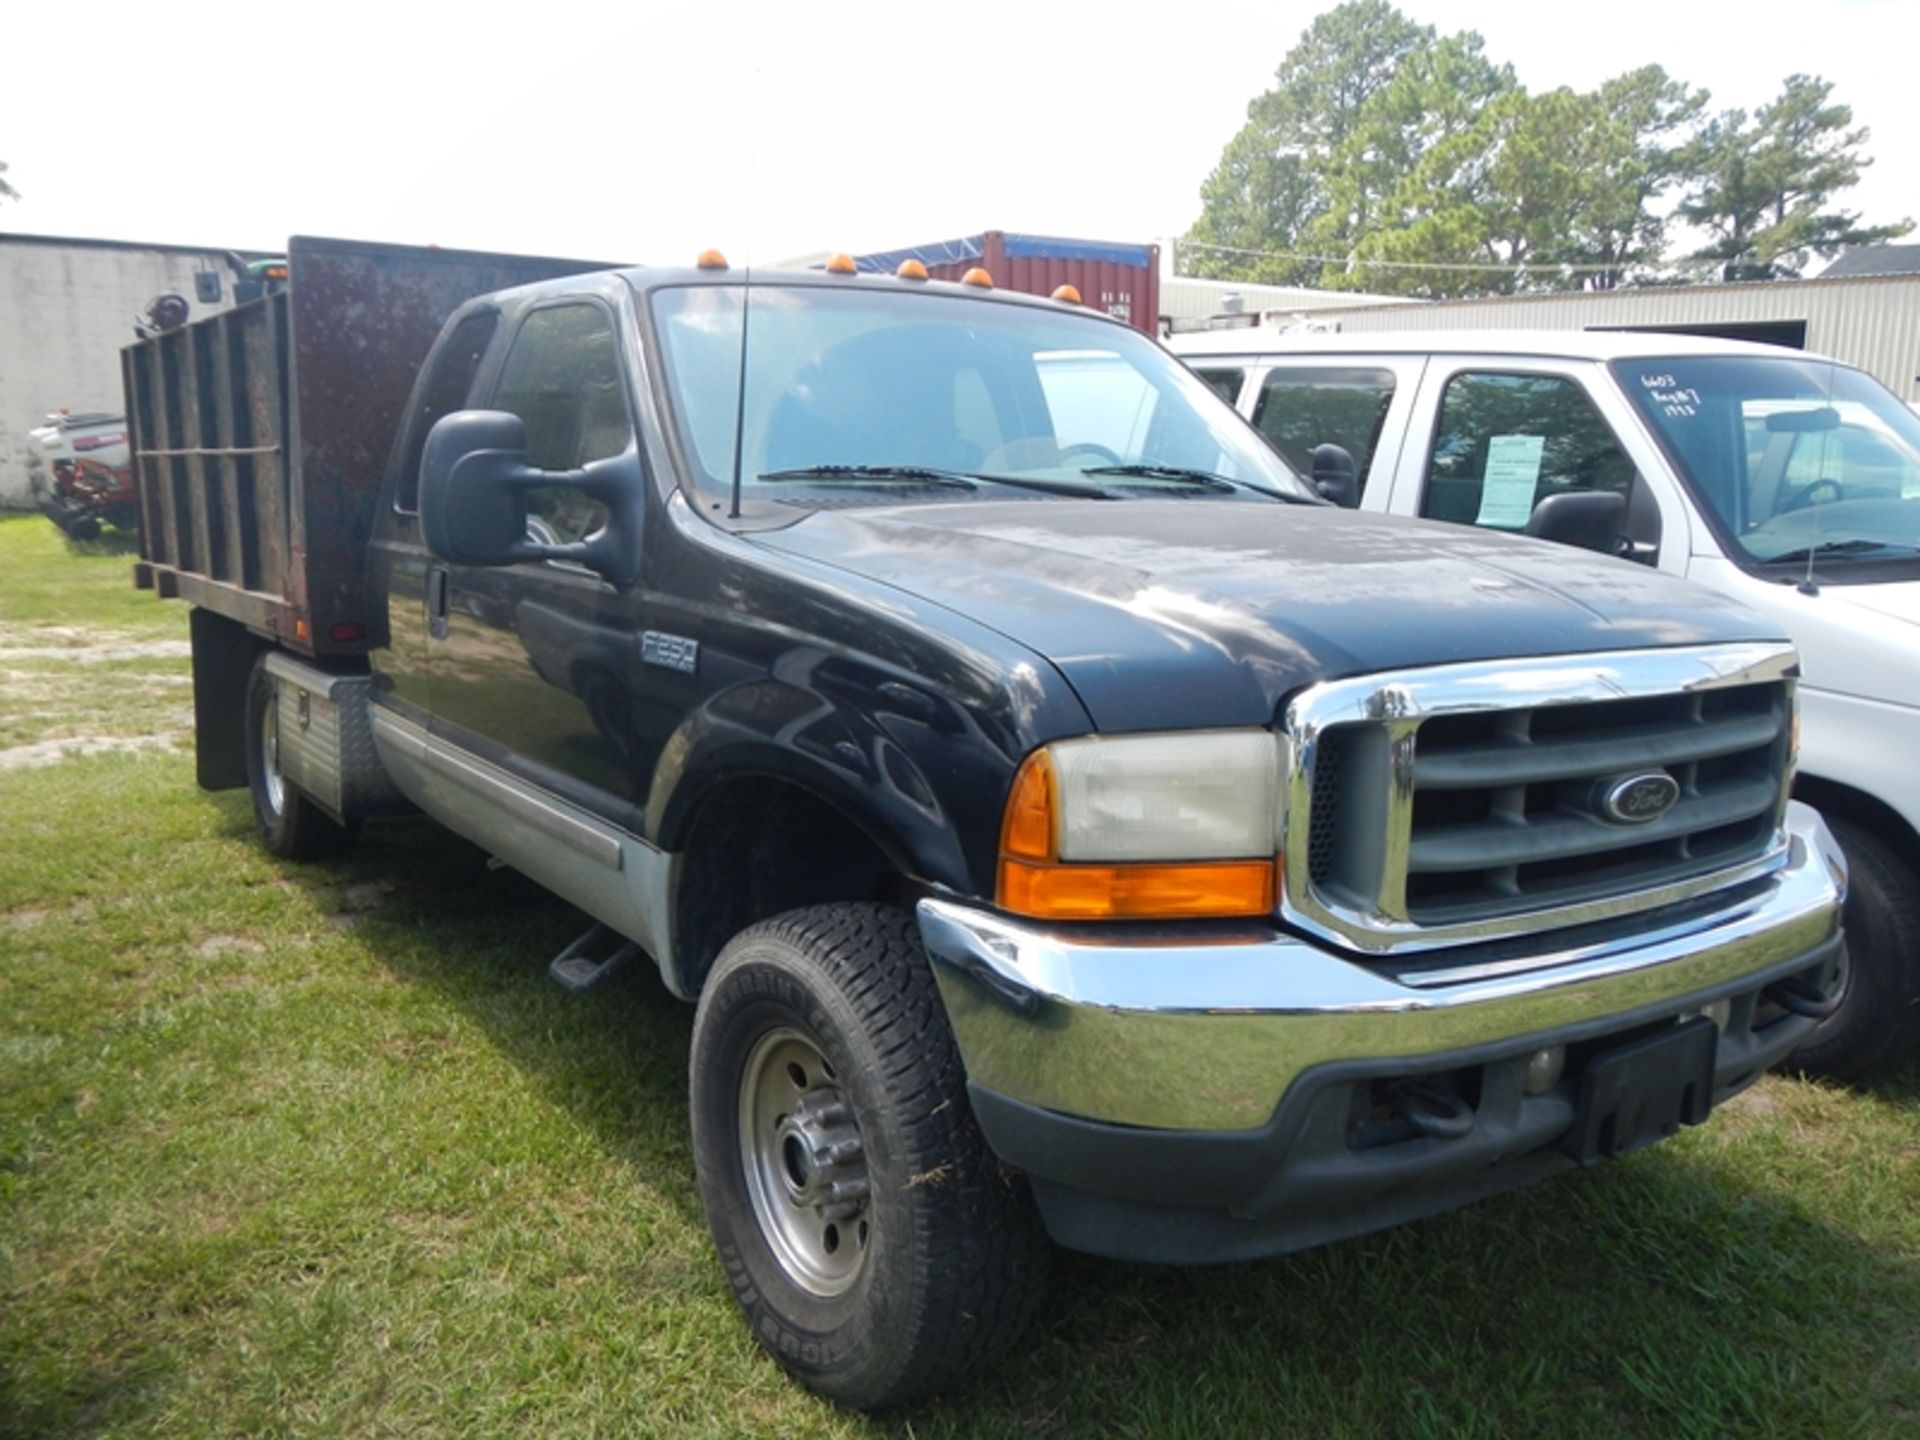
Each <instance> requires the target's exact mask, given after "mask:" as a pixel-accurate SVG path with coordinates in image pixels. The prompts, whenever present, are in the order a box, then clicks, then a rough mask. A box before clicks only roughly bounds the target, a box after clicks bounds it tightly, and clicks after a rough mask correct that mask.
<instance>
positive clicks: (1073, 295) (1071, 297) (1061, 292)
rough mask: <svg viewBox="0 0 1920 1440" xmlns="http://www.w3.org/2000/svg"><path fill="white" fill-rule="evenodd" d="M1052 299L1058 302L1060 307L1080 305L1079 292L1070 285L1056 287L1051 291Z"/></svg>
mask: <svg viewBox="0 0 1920 1440" xmlns="http://www.w3.org/2000/svg"><path fill="white" fill-rule="evenodd" d="M1053 298H1054V299H1055V300H1058V301H1059V302H1060V303H1061V304H1062V305H1078V304H1079V303H1080V292H1079V291H1078V290H1076V289H1074V288H1073V286H1071V285H1056V286H1055V287H1054V290H1053Z"/></svg>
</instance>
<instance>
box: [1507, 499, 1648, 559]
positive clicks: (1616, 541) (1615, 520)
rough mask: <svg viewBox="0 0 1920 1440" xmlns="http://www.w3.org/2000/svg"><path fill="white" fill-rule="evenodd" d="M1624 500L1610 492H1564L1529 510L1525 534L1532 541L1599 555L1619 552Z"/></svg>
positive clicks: (1625, 502)
mask: <svg viewBox="0 0 1920 1440" xmlns="http://www.w3.org/2000/svg"><path fill="white" fill-rule="evenodd" d="M1626 523H1627V497H1626V496H1624V495H1622V494H1620V493H1619V492H1617V491H1614V490H1565V491H1562V492H1561V493H1559V494H1558V495H1549V496H1547V497H1546V498H1545V499H1543V500H1541V501H1540V502H1539V503H1538V504H1537V505H1535V506H1534V507H1533V513H1532V514H1531V515H1529V516H1528V517H1527V528H1526V533H1527V534H1529V535H1531V536H1533V537H1534V538H1535V539H1536V540H1552V541H1555V542H1556V543H1558V544H1561V545H1574V546H1577V547H1579V548H1580V549H1582V550H1594V551H1598V552H1599V553H1600V554H1602V555H1618V554H1619V553H1620V536H1621V532H1622V531H1623V530H1624V529H1625V528H1626Z"/></svg>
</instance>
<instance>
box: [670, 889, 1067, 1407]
mask: <svg viewBox="0 0 1920 1440" xmlns="http://www.w3.org/2000/svg"><path fill="white" fill-rule="evenodd" d="M689 1064H690V1069H691V1086H690V1088H691V1094H692V1111H693V1143H694V1159H695V1165H696V1169H697V1172H698V1176H699V1184H700V1198H701V1201H702V1203H703V1205H704V1206H705V1208H706V1214H707V1224H708V1228H709V1229H710V1230H711V1231H712V1233H713V1240H714V1245H715V1246H716V1248H717V1249H718V1251H719V1254H720V1260H721V1264H722V1265H723V1266H724V1267H725V1269H726V1274H727V1279H728V1281H729V1282H730V1283H731V1285H732V1287H733V1292H734V1298H735V1299H736V1300H737V1301H738V1302H739V1304H740V1308H741V1310H742V1311H743V1312H745V1316H746V1320H747V1324H748V1327H749V1328H750V1329H751V1330H752V1332H753V1335H754V1338H755V1339H757V1340H758V1341H759V1342H760V1343H761V1344H762V1345H763V1346H764V1347H765V1348H766V1349H767V1350H768V1351H769V1352H771V1353H772V1354H773V1356H774V1357H775V1358H776V1359H777V1360H779V1362H780V1363H781V1364H782V1365H784V1366H785V1367H786V1368H787V1369H788V1370H789V1371H791V1372H792V1373H793V1374H794V1375H795V1376H797V1377H798V1378H799V1379H800V1380H801V1381H803V1382H804V1383H805V1384H806V1385H808V1386H809V1387H810V1388H812V1389H814V1390H816V1391H818V1392H819V1393H820V1394H822V1395H824V1396H826V1397H827V1398H829V1399H831V1400H834V1401H837V1402H839V1403H840V1404H843V1405H849V1406H852V1407H854V1408H857V1409H862V1410H876V1409H881V1408H884V1407H886V1406H890V1405H897V1404H900V1403H902V1402H903V1401H907V1400H912V1399H916V1398H918V1397H920V1396H924V1395H927V1394H931V1393H932V1392H934V1391H936V1390H940V1389H943V1388H945V1387H947V1386H951V1385H953V1384H956V1383H958V1382H959V1381H961V1380H964V1379H966V1378H967V1377H969V1376H971V1375H973V1374H975V1373H977V1372H978V1371H980V1370H982V1369H984V1368H985V1367H986V1366H988V1365H989V1364H991V1363H992V1362H993V1361H994V1360H996V1359H998V1358H999V1357H1000V1355H1001V1354H1002V1353H1003V1352H1004V1351H1005V1350H1006V1349H1007V1347H1008V1346H1009V1345H1010V1344H1012V1342H1013V1340H1014V1339H1015V1338H1016V1337H1017V1336H1018V1334H1019V1333H1020V1331H1021V1329H1022V1328H1023V1327H1024V1326H1025V1325H1026V1323H1027V1321H1028V1320H1029V1319H1030V1318H1031V1316H1032V1314H1033V1311H1034V1308H1035V1306H1036V1305H1037V1304H1038V1301H1039V1296H1040V1291H1041V1287H1042V1284H1043V1282H1044V1279H1045V1270H1046V1263H1047V1254H1048V1249H1047V1241H1046V1235H1045V1231H1044V1229H1043V1228H1042V1226H1041V1224H1040V1220H1039V1216H1038V1214H1037V1213H1036V1211H1035V1209H1034V1206H1033V1201H1032V1198H1031V1197H1030V1196H1029V1194H1028V1193H1027V1188H1026V1182H1025V1180H1024V1179H1023V1178H1022V1177H1021V1176H1020V1175H1018V1174H1017V1173H1015V1172H1012V1171H1009V1170H1006V1169H1004V1168H1003V1167H1002V1166H1001V1165H1000V1163H999V1161H998V1160H997V1159H996V1158H995V1156H994V1155H993V1153H992V1152H991V1151H990V1150H989V1149H988V1148H987V1144H986V1141H985V1139H984V1138H983V1137H982V1136H981V1134H980V1130H979V1127H978V1126H977V1125H976V1124H975V1123H974V1119H973V1113H972V1111H971V1109H970V1108H969V1107H968V1104H967V1094H966V1075H965V1072H964V1070H963V1068H962V1066H961V1063H960V1056H959V1052H958V1050H957V1049H956V1048H955V1046H954V1042H953V1036H952V1034H951V1032H950V1031H949V1030H948V1028H947V1022H946V1014H945V1011H944V1010H943V1009H942V1006H941V1003H940V997H939V995H938V993H937V991H936V990H935V987H934V982H933V975H932V972H931V971H930V970H929V968H928V965H927V960H926V955H925V952H924V951H923V950H922V949H921V947H920V942H919V937H918V934H917V932H916V931H915V929H914V926H913V920H912V917H911V916H910V915H909V914H908V913H907V912H905V911H903V910H900V909H898V908H896V907H893V906H886V905H854V904H845V905H823V906H817V907H814V908H811V909H806V910H795V911H792V912H790V913H788V914H786V915H782V916H779V917H777V918H775V919H773V920H769V921H766V922H765V923H763V924H759V925H755V926H753V927H752V928H750V929H748V930H745V931H743V932H742V933H741V934H740V935H739V936H737V937H736V938H735V939H734V940H733V941H732V943H731V944H729V945H728V946H727V947H726V949H725V950H724V951H723V952H722V953H721V956H720V959H719V961H718V962H717V963H716V964H715V966H714V970H713V974H712V975H711V976H710V977H709V978H708V981H707V984H706V987H705V989H704V991H703V992H702V994H701V997H700V1008H699V1011H698V1013H697V1015H696V1017H695V1019H694V1032H693V1050H692V1056H691V1059H690V1062H689Z"/></svg>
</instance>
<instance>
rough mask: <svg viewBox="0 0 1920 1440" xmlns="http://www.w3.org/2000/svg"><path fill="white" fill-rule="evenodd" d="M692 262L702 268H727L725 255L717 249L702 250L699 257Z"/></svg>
mask: <svg viewBox="0 0 1920 1440" xmlns="http://www.w3.org/2000/svg"><path fill="white" fill-rule="evenodd" d="M693 263H694V264H695V265H698V266H699V267H700V268H701V269H702V270H724V269H726V268H727V257H726V256H724V255H722V254H721V253H720V252H719V251H718V250H702V251H701V252H700V258H699V259H698V260H696V261H694V262H693Z"/></svg>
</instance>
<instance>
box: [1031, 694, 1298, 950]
mask: <svg viewBox="0 0 1920 1440" xmlns="http://www.w3.org/2000/svg"><path fill="white" fill-rule="evenodd" d="M1287 761H1288V754H1287V743H1286V739H1285V737H1284V736H1279V735H1275V734H1273V733H1272V732H1271V731H1267V730H1211V731H1194V732H1191V733H1186V734H1166V735H1127V736H1119V737H1117V738H1106V737H1102V736H1089V737H1087V738H1085V739H1081V740H1064V741H1061V742H1059V743H1057V744H1054V745H1049V746H1046V747H1044V748H1043V749H1040V750H1037V751H1035V752H1034V753H1033V754H1032V755H1029V756H1028V757H1027V759H1026V761H1025V762H1024V763H1023V764H1022V765H1021V767H1020V770H1019V773H1018V774H1017V775H1015V776H1014V781H1013V790H1012V793H1011V794H1010V795H1009V796H1008V799H1007V813H1006V820H1005V823H1004V825H1003V827H1002V830H1001V843H1000V875H999V887H998V890H999V895H998V899H999V903H1000V905H1001V906H1002V908H1004V909H1007V910H1012V911H1016V912H1018V913H1020V914H1023V915H1036V916H1043V917H1047V918H1051V919H1063V920H1094V919H1148V918H1155V919H1162V918H1184V917H1191V916H1199V915H1265V914H1268V913H1270V912H1271V911H1272V909H1273V896H1274V884H1275V871H1276V868H1277V864H1278V861H1277V859H1276V857H1277V855H1278V853H1279V851H1280V849H1281V844H1280V834H1281V829H1282V826H1283V823H1284V814H1285V807H1286V788H1285V787H1286V775H1287Z"/></svg>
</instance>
